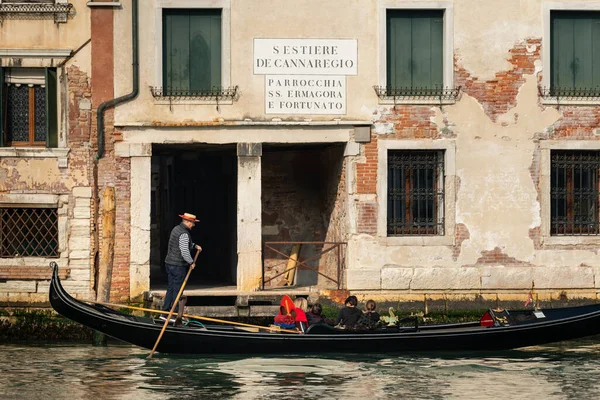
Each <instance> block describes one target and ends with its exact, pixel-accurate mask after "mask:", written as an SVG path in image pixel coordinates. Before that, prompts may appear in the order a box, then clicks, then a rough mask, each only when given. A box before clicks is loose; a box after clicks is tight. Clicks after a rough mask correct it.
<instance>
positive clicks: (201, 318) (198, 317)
mask: <svg viewBox="0 0 600 400" xmlns="http://www.w3.org/2000/svg"><path fill="white" fill-rule="evenodd" d="M85 302H86V303H90V304H99V305H101V306H106V307H116V308H127V309H130V310H137V311H145V312H149V313H154V314H168V313H169V312H168V311H163V310H155V309H153V308H143V307H134V306H126V305H123V304H115V303H103V302H100V301H85ZM183 316H184V317H186V318H192V319H199V320H203V321H210V322H217V323H221V324H229V325H237V326H246V327H248V328H258V329H263V330H267V331H272V330H273V328H270V327H268V326H260V325H251V324H244V323H243V322H235V321H227V320H224V319H216V318H210V317H201V316H199V315H191V314H183ZM277 332H286V333H298V334H299V333H300V332H298V331H293V330H290V329H277Z"/></svg>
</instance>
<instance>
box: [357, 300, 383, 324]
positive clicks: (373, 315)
mask: <svg viewBox="0 0 600 400" xmlns="http://www.w3.org/2000/svg"><path fill="white" fill-rule="evenodd" d="M376 307H377V304H376V303H375V301H374V300H368V301H367V303H366V304H365V311H363V315H362V316H361V317H360V319H359V320H358V324H357V326H358V328H359V329H375V328H377V326H378V325H379V318H380V317H379V313H378V312H377V311H375V308H376Z"/></svg>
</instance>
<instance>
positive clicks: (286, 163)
mask: <svg viewBox="0 0 600 400" xmlns="http://www.w3.org/2000/svg"><path fill="white" fill-rule="evenodd" d="M343 151H344V149H343V147H341V146H331V147H328V148H322V149H315V150H303V149H298V150H291V151H279V152H273V151H267V152H264V153H263V157H262V196H261V197H262V224H263V232H265V233H264V234H263V237H262V239H263V241H265V242H271V241H277V242H279V241H284V242H285V241H304V242H323V241H334V240H335V241H338V240H344V239H343V236H344V235H345V231H344V229H345V225H344V224H343V222H344V221H345V214H344V210H345V207H343V203H342V201H344V199H345V196H344V194H345V186H344V184H343V183H344V182H345V179H343V178H342V176H343V173H342V172H343V166H342V162H343ZM325 221H327V222H325ZM272 247H273V248H275V249H277V250H278V251H280V252H281V253H283V254H287V255H289V254H290V253H291V249H292V246H291V245H272ZM327 247H329V246H327ZM323 250H325V249H324V248H323V245H320V244H304V245H302V247H301V249H300V253H299V260H300V261H303V260H306V259H307V258H310V257H313V259H312V261H309V262H308V265H309V266H311V267H314V268H317V267H319V268H320V272H322V273H325V274H326V275H328V276H337V274H334V273H333V272H334V271H337V260H333V259H332V258H331V254H330V253H326V255H325V256H318V253H319V252H321V251H323ZM264 259H265V262H264V265H265V281H267V279H268V278H270V277H273V276H275V275H277V274H278V273H281V272H283V271H284V270H285V269H286V266H287V260H286V259H285V257H283V256H282V255H280V254H277V253H276V252H274V251H273V250H269V249H266V250H265V252H264ZM333 262H335V263H336V264H335V269H333V267H332V265H331V264H332V263H333ZM299 269H305V268H304V267H299ZM318 279H319V282H318V283H319V284H320V283H321V278H320V277H319V278H318ZM282 280H283V277H282V276H280V277H277V278H275V279H274V280H273V281H269V282H267V283H266V286H280V285H281V284H282V283H283V282H282ZM323 284H329V285H331V284H332V283H331V281H329V282H326V281H323Z"/></svg>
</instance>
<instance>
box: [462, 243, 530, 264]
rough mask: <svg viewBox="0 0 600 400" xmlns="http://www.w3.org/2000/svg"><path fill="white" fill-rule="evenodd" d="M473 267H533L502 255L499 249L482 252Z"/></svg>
mask: <svg viewBox="0 0 600 400" xmlns="http://www.w3.org/2000/svg"><path fill="white" fill-rule="evenodd" d="M475 265H511V266H513V267H514V266H518V267H526V266H533V264H531V263H528V262H525V261H520V260H517V259H516V258H513V257H509V256H508V255H507V254H504V253H503V252H502V250H501V249H500V248H499V247H495V248H494V249H493V250H484V251H482V252H481V257H479V258H478V259H477V261H476V262H475ZM465 266H466V265H465Z"/></svg>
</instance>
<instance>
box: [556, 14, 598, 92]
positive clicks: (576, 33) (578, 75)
mask: <svg viewBox="0 0 600 400" xmlns="http://www.w3.org/2000/svg"><path fill="white" fill-rule="evenodd" d="M550 35H551V55H550V57H551V76H550V95H552V96H585V97H589V96H600V12H593V11H551V12H550Z"/></svg>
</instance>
